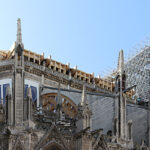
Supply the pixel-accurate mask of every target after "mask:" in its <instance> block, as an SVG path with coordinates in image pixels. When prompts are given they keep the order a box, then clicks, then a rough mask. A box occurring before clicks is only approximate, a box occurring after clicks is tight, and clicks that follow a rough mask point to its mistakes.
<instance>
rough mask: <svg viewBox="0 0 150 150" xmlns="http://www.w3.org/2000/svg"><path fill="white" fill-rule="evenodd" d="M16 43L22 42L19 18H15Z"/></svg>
mask: <svg viewBox="0 0 150 150" xmlns="http://www.w3.org/2000/svg"><path fill="white" fill-rule="evenodd" d="M16 42H17V43H18V44H22V33H21V20H20V18H18V20H17V41H16Z"/></svg>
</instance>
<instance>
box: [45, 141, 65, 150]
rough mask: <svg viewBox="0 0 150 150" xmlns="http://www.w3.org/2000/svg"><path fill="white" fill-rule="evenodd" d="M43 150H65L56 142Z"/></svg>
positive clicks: (47, 145)
mask: <svg viewBox="0 0 150 150" xmlns="http://www.w3.org/2000/svg"><path fill="white" fill-rule="evenodd" d="M42 150H64V148H63V147H62V146H61V145H59V144H58V143H56V142H52V143H48V144H46V145H45V146H44V147H43V148H42Z"/></svg>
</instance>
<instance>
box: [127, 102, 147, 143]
mask: <svg viewBox="0 0 150 150" xmlns="http://www.w3.org/2000/svg"><path fill="white" fill-rule="evenodd" d="M127 120H132V121H133V126H132V129H133V142H136V143H138V144H141V141H142V139H143V140H145V141H146V144H147V145H148V110H147V109H145V108H142V107H140V106H138V105H133V104H128V105H127Z"/></svg>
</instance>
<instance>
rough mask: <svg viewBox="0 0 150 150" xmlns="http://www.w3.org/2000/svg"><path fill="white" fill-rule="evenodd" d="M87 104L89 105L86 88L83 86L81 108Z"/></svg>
mask: <svg viewBox="0 0 150 150" xmlns="http://www.w3.org/2000/svg"><path fill="white" fill-rule="evenodd" d="M86 104H87V96H86V87H85V85H84V84H83V89H82V97H81V106H86Z"/></svg>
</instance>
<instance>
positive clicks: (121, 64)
mask: <svg viewBox="0 0 150 150" xmlns="http://www.w3.org/2000/svg"><path fill="white" fill-rule="evenodd" d="M123 71H124V55H123V50H121V51H120V52H119V58H118V73H119V74H123Z"/></svg>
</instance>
